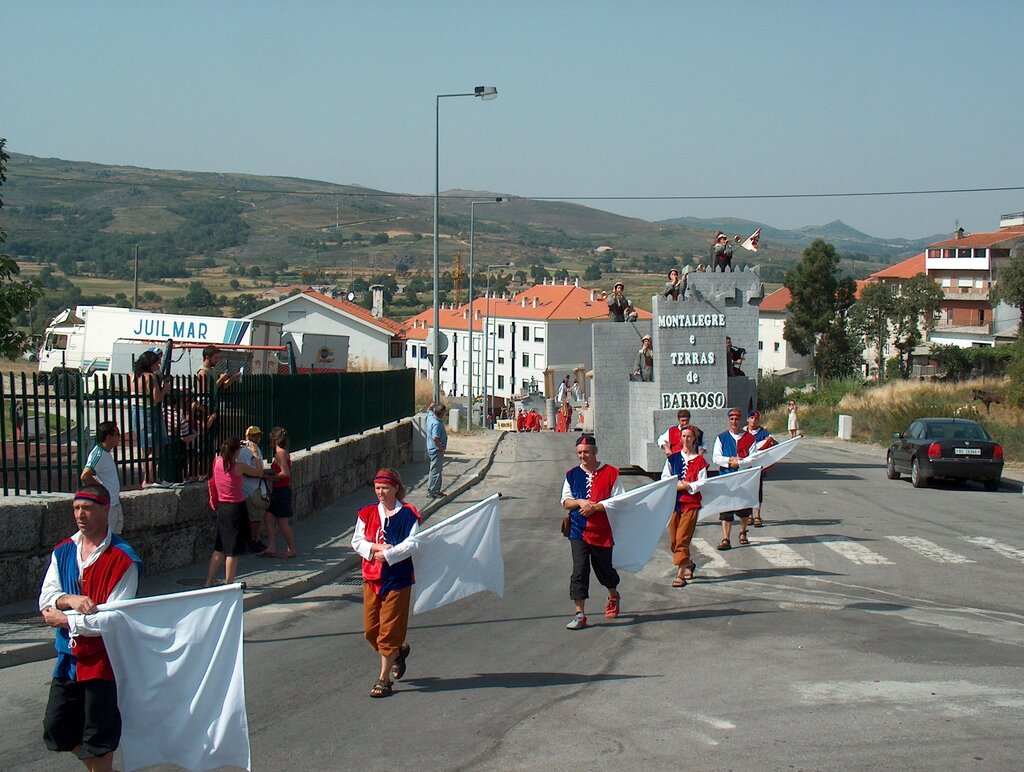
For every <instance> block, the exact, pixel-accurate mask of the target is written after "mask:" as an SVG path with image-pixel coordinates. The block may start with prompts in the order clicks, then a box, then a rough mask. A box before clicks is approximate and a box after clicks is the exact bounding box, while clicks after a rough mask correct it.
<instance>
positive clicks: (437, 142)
mask: <svg viewBox="0 0 1024 772" xmlns="http://www.w3.org/2000/svg"><path fill="white" fill-rule="evenodd" d="M497 96H498V89H496V88H495V87H494V86H477V87H476V88H474V89H473V90H472V91H471V92H469V93H466V94H438V95H437V96H436V97H435V99H434V332H433V335H434V362H433V364H434V402H436V403H440V401H441V345H440V344H441V314H440V311H439V306H440V304H441V303H440V293H439V288H440V280H441V270H440V268H441V263H440V256H439V252H438V229H437V226H438V217H439V216H440V210H441V206H440V202H441V100H442V99H447V98H449V97H479V98H480V99H482V100H485V101H486V100H490V99H495V98H497Z"/></svg>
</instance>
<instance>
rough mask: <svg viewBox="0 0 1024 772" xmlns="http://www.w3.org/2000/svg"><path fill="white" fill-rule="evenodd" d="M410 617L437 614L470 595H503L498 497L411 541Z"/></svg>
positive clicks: (490, 498)
mask: <svg viewBox="0 0 1024 772" xmlns="http://www.w3.org/2000/svg"><path fill="white" fill-rule="evenodd" d="M413 540H414V542H415V546H414V548H413V553H412V554H413V565H414V566H415V568H416V584H415V585H414V594H415V596H416V597H415V600H414V602H413V613H415V614H422V613H423V612H424V611H430V610H431V609H435V608H441V606H446V605H448V604H449V603H453V602H454V601H457V600H459V599H460V598H465V597H467V596H468V595H473V594H474V593H478V592H483V591H484V590H490V591H491V592H493V593H494V594H495V595H497V596H498V597H499V598H500V597H502V595H503V594H504V592H505V562H504V560H503V559H502V556H501V533H500V530H499V527H498V494H494V495H493V496H490V497H489V498H486V499H484V500H483V501H481V502H479V503H478V504H474V505H473V506H471V507H469V508H468V509H464V510H462V511H461V512H459V513H458V514H455V515H453V516H452V517H450V518H448V519H447V520H444V521H442V522H440V523H438V524H437V525H433V526H431V527H430V528H425V529H424V530H422V531H420V532H419V533H418V534H416V536H414V537H413Z"/></svg>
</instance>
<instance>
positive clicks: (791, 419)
mask: <svg viewBox="0 0 1024 772" xmlns="http://www.w3.org/2000/svg"><path fill="white" fill-rule="evenodd" d="M787 416H788V417H787V424H786V427H787V428H788V429H789V436H790V437H796V436H798V435H799V434H800V419H799V418H798V417H797V414H796V402H795V401H794V400H790V401H789V408H788V410H787Z"/></svg>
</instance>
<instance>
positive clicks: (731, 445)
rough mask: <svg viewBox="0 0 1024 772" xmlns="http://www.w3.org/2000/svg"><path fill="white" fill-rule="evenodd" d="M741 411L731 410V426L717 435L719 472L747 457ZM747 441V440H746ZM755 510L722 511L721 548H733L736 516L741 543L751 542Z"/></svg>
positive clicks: (714, 458) (713, 455)
mask: <svg viewBox="0 0 1024 772" xmlns="http://www.w3.org/2000/svg"><path fill="white" fill-rule="evenodd" d="M740 417H741V413H740V411H739V410H737V409H736V408H733V409H732V410H730V411H729V428H728V429H727V430H726V431H724V432H722V433H721V434H719V435H718V436H717V437H715V447H714V450H712V452H711V460H712V461H713V462H714V463H715V464H717V465H718V470H719V474H730V473H731V472H735V471H736V470H737V469H739V468H740V459H741V458H744V457H746V453H744V454H743V456H741V455H740V451H739V442H740V441H741V440H743V438H744V437H745V436H746V434H747V432H746V431H745V430H744V429H743V427H742V426H740ZM744 442H747V440H744ZM752 512H753V509H752V508H751V507H747V508H746V509H737V510H735V511H731V512H722V513H721V514H720V515H719V516H718V519H719V520H721V521H722V541H720V542H719V543H718V549H719V550H728V549H732V540H731V534H732V522H733V519H734V518H735V517H739V519H740V544H750V541H749V539H747V527H748V526H749V525H750V515H751V513H752Z"/></svg>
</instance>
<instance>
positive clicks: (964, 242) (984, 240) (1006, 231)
mask: <svg viewBox="0 0 1024 772" xmlns="http://www.w3.org/2000/svg"><path fill="white" fill-rule="evenodd" d="M1015 239H1024V225H1014V226H1011V227H1009V228H1000V229H999V230H997V231H995V232H993V233H972V234H970V235H969V236H964V237H963V238H962V239H955V238H954V239H947V240H946V241H937V242H935V243H934V244H929V245H928V247H929V248H932V247H963V248H965V249H966V248H967V247H979V248H980V247H994V246H996V245H997V244H1002V243H1003V242H1005V241H1014V240H1015Z"/></svg>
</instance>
